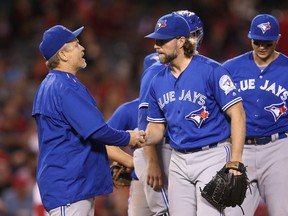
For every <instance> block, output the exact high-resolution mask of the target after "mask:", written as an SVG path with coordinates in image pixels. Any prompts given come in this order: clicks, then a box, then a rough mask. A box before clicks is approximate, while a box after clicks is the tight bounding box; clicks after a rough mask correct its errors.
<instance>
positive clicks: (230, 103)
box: [222, 97, 242, 111]
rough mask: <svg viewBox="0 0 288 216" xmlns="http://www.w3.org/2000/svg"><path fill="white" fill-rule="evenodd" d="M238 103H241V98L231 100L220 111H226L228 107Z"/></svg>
mask: <svg viewBox="0 0 288 216" xmlns="http://www.w3.org/2000/svg"><path fill="white" fill-rule="evenodd" d="M239 101H242V98H241V97H237V98H235V99H233V100H232V101H230V102H229V103H227V104H225V106H223V107H222V110H223V111H225V110H227V109H228V108H229V107H230V106H232V105H234V104H236V103H238V102H239Z"/></svg>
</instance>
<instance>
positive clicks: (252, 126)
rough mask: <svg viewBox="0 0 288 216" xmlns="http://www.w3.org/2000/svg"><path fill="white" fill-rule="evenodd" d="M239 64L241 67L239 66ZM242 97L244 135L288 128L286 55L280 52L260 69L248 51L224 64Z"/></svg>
mask: <svg viewBox="0 0 288 216" xmlns="http://www.w3.org/2000/svg"><path fill="white" fill-rule="evenodd" d="M238 65H241V67H238ZM223 66H224V67H226V68H227V69H228V70H229V72H230V73H231V76H232V78H233V81H234V82H235V85H236V87H237V88H238V92H239V93H240V95H241V96H243V98H245V99H244V100H243V106H244V109H245V111H246V122H247V126H246V136H251V137H252V136H270V135H271V134H275V133H279V132H283V131H287V130H288V121H287V105H286V103H287V99H288V76H287V75H288V74H287V72H288V57H287V56H285V55H283V54H281V53H280V54H279V56H278V58H277V59H275V60H274V61H273V62H272V63H270V64H269V65H268V66H267V67H266V68H263V69H261V68H259V67H258V66H257V65H256V64H255V62H254V60H253V56H252V52H251V51H250V52H247V53H245V54H243V55H241V56H238V57H236V58H234V59H231V60H228V61H227V62H225V63H224V64H223Z"/></svg>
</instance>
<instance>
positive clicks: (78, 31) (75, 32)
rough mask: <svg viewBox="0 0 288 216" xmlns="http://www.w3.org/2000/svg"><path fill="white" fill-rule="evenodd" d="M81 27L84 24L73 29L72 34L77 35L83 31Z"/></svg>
mask: <svg viewBox="0 0 288 216" xmlns="http://www.w3.org/2000/svg"><path fill="white" fill-rule="evenodd" d="M83 29H84V26H82V27H80V28H79V29H77V30H75V31H73V35H74V36H75V37H78V35H79V34H80V33H81V32H82V31H83Z"/></svg>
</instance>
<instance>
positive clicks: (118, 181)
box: [110, 162, 132, 188]
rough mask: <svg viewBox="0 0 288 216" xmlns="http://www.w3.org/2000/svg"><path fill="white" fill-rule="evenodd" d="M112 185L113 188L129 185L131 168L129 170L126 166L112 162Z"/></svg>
mask: <svg viewBox="0 0 288 216" xmlns="http://www.w3.org/2000/svg"><path fill="white" fill-rule="evenodd" d="M110 170H111V174H112V180H113V185H114V187H115V188H118V187H125V186H130V184H131V181H132V178H131V170H130V171H129V170H128V168H127V167H125V166H124V165H122V164H119V163H117V162H113V163H112V164H111V166H110Z"/></svg>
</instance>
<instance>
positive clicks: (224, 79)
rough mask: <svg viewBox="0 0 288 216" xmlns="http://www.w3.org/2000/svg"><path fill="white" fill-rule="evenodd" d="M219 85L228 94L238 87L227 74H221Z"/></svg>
mask: <svg viewBox="0 0 288 216" xmlns="http://www.w3.org/2000/svg"><path fill="white" fill-rule="evenodd" d="M219 87H220V88H221V89H222V90H223V91H224V92H225V95H228V94H229V92H231V91H233V90H234V89H236V87H235V85H234V83H233V81H232V80H231V78H230V77H229V76H228V75H227V74H225V75H223V76H221V78H220V79H219Z"/></svg>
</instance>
